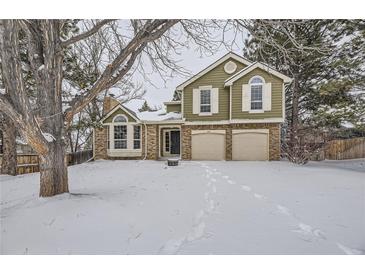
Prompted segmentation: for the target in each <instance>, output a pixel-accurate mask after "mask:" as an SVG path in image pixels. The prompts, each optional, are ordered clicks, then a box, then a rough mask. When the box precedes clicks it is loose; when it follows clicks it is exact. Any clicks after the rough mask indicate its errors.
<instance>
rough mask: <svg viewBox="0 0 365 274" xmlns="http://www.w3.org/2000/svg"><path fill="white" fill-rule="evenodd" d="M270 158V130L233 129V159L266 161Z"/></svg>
mask: <svg viewBox="0 0 365 274" xmlns="http://www.w3.org/2000/svg"><path fill="white" fill-rule="evenodd" d="M268 159H269V130H267V129H259V130H233V131H232V160H238V161H265V160H268Z"/></svg>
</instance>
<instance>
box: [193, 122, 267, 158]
mask: <svg viewBox="0 0 365 274" xmlns="http://www.w3.org/2000/svg"><path fill="white" fill-rule="evenodd" d="M226 140H227V136H226V130H192V132H191V156H192V157H191V158H192V160H212V161H219V160H226V154H227V153H226V151H227V150H228V149H227V145H226V144H227V141H226ZM268 159H269V130H268V129H238V130H232V160H236V161H265V160H268Z"/></svg>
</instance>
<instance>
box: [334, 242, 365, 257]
mask: <svg viewBox="0 0 365 274" xmlns="http://www.w3.org/2000/svg"><path fill="white" fill-rule="evenodd" d="M337 247H338V248H339V249H341V250H342V251H343V252H345V254H346V255H364V254H365V250H359V249H355V248H350V247H347V246H344V245H342V244H340V243H337Z"/></svg>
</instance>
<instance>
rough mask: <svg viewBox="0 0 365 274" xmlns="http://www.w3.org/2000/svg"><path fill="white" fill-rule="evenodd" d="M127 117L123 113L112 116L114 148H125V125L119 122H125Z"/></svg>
mask: <svg viewBox="0 0 365 274" xmlns="http://www.w3.org/2000/svg"><path fill="white" fill-rule="evenodd" d="M127 122H128V119H127V117H126V116H125V115H122V114H119V115H117V116H115V117H114V119H113V123H115V125H114V126H113V129H114V130H113V132H114V136H113V137H114V148H115V149H126V148H127V125H126V124H119V123H127Z"/></svg>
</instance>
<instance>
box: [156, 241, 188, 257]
mask: <svg viewBox="0 0 365 274" xmlns="http://www.w3.org/2000/svg"><path fill="white" fill-rule="evenodd" d="M183 242H184V239H177V240H176V239H171V240H169V241H167V242H166V243H165V244H164V245H163V246H162V247H161V248H160V250H159V251H160V253H162V254H175V253H176V252H177V251H178V250H179V248H180V247H181V245H182V243H183Z"/></svg>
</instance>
